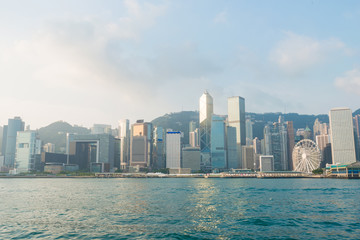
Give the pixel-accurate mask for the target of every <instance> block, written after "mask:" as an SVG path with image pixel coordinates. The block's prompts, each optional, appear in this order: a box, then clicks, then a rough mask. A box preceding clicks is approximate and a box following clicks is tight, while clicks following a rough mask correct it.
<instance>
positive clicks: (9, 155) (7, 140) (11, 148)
mask: <svg viewBox="0 0 360 240" xmlns="http://www.w3.org/2000/svg"><path fill="white" fill-rule="evenodd" d="M24 127H25V123H24V122H23V121H22V120H21V118H20V117H14V118H13V119H9V120H8V125H6V126H4V131H3V145H2V147H3V148H2V149H3V150H2V151H3V155H4V157H5V160H4V165H5V167H7V168H14V167H15V153H16V136H17V132H20V131H24Z"/></svg>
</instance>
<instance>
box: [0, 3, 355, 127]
mask: <svg viewBox="0 0 360 240" xmlns="http://www.w3.org/2000/svg"><path fill="white" fill-rule="evenodd" d="M0 4H1V8H0V31H1V34H0V81H1V94H0V109H1V114H0V116H1V118H0V125H3V124H6V123H7V119H8V118H11V117H13V116H21V117H22V119H23V120H24V121H25V122H26V124H30V125H31V127H32V128H39V127H42V126H45V125H47V124H49V123H52V122H54V121H57V120H64V121H67V122H69V123H71V124H79V125H84V126H87V127H89V126H91V125H92V124H93V123H104V124H112V125H113V126H114V127H116V125H117V121H118V120H119V119H122V118H129V119H131V121H134V120H136V119H145V120H146V121H151V120H152V119H154V118H155V117H158V116H161V115H163V114H165V113H170V112H178V111H181V110H198V104H199V97H200V96H201V95H202V93H203V91H204V90H205V89H207V90H208V91H209V92H210V94H211V95H212V96H213V98H214V111H215V112H216V113H218V114H226V112H227V107H226V101H227V97H229V96H234V95H240V96H242V97H244V98H245V99H246V111H249V112H279V111H281V112H284V111H286V112H299V113H307V114H318V113H328V111H329V109H330V108H332V107H339V106H347V107H350V108H352V110H356V109H357V108H359V107H360V101H359V97H360V96H359V95H360V31H359V29H360V28H359V23H360V1H328V0H322V1H316V0H312V1H304V0H301V1H300V0H299V1H267V0H262V1H254V0H251V1H250V0H248V1H240V0H233V1H220V0H218V1H209V0H204V1H202V0H196V1H194V0H191V1H190V0H189V1H187V0H176V1H135V0H131V1H130V0H126V1H120V0H115V1H105V0H99V1H94V0H83V1H81V0H76V1H74V0H69V1H67V0H61V1H60V0H57V1H51V0H43V1H36V0H32V1H28V0H23V1H18V0H12V1H9V0H3V1H2V0H0Z"/></svg>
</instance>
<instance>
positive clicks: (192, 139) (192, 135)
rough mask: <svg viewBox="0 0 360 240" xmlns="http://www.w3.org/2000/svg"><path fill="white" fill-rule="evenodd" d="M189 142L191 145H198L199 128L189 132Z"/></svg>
mask: <svg viewBox="0 0 360 240" xmlns="http://www.w3.org/2000/svg"><path fill="white" fill-rule="evenodd" d="M189 144H190V145H191V146H192V147H199V129H198V128H197V129H195V131H193V132H189Z"/></svg>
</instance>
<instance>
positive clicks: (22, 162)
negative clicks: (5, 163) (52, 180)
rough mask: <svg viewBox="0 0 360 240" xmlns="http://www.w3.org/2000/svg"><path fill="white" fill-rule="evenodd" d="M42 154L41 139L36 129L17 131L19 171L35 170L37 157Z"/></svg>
mask: <svg viewBox="0 0 360 240" xmlns="http://www.w3.org/2000/svg"><path fill="white" fill-rule="evenodd" d="M40 154H41V140H40V139H38V138H37V135H36V132H35V131H25V132H17V137H16V154H15V168H16V171H17V172H18V173H21V172H29V171H33V170H35V163H36V157H37V156H38V157H40ZM39 160H40V158H39Z"/></svg>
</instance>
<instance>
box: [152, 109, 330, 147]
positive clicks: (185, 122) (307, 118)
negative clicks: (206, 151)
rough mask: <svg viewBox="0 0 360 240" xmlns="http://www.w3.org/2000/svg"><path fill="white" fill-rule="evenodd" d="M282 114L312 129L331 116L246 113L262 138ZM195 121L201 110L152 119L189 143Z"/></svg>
mask: <svg viewBox="0 0 360 240" xmlns="http://www.w3.org/2000/svg"><path fill="white" fill-rule="evenodd" d="M280 115H282V116H283V117H284V120H285V121H293V124H294V128H295V129H298V128H305V127H306V126H308V127H309V128H310V129H312V128H313V125H314V121H315V119H316V118H318V119H319V121H321V122H323V123H328V122H329V117H328V115H326V114H321V115H302V114H297V113H286V114H282V113H246V116H247V117H250V118H251V119H252V120H253V122H254V125H253V137H254V138H255V137H258V138H260V139H263V138H264V132H263V131H264V126H265V125H266V124H267V123H268V122H277V121H278V119H279V116H280ZM190 121H195V122H196V123H197V127H198V125H199V112H195V111H184V112H177V113H170V114H165V115H164V116H161V117H158V118H156V119H154V120H153V121H152V123H153V125H154V126H161V127H163V128H164V129H165V130H166V129H168V128H170V129H172V130H174V131H181V132H183V133H184V138H183V142H184V143H185V144H188V143H189V123H190Z"/></svg>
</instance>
